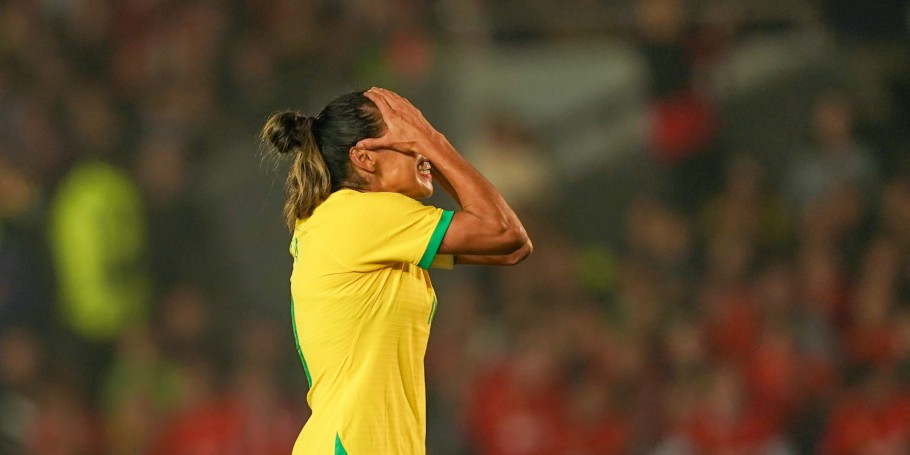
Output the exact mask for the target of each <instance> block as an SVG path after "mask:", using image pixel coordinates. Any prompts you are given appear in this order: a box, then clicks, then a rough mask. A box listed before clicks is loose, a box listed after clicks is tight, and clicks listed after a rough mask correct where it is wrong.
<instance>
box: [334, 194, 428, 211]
mask: <svg viewBox="0 0 910 455" xmlns="http://www.w3.org/2000/svg"><path fill="white" fill-rule="evenodd" d="M329 200H330V201H331V202H332V203H331V207H332V208H333V209H341V210H344V209H351V208H355V209H356V210H358V211H367V212H370V211H385V210H395V209H402V208H417V207H423V204H422V203H421V202H420V201H418V200H416V199H413V198H411V197H408V196H405V195H403V194H401V193H393V192H388V191H354V190H348V189H342V190H339V191H336V192H335V193H332V196H330V197H329ZM326 202H329V201H326Z"/></svg>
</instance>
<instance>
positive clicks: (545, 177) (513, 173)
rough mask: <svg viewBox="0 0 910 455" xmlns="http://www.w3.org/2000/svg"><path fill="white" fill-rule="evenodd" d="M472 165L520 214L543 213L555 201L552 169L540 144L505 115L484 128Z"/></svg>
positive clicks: (526, 129)
mask: <svg viewBox="0 0 910 455" xmlns="http://www.w3.org/2000/svg"><path fill="white" fill-rule="evenodd" d="M484 128H485V129H484V131H483V133H482V136H481V138H480V140H479V143H478V144H475V145H474V146H473V147H470V149H471V151H472V162H473V163H474V164H475V166H476V167H477V169H478V170H479V171H480V172H481V173H482V174H483V175H484V176H485V177H486V178H488V179H489V180H490V182H492V183H493V184H494V185H495V186H496V188H498V189H499V191H500V192H501V193H502V195H503V197H505V198H506V199H507V200H508V201H509V203H510V204H513V206H515V207H516V210H519V211H523V210H524V211H528V210H533V211H540V210H541V208H542V207H545V206H546V205H547V203H548V202H549V201H553V200H554V199H555V196H556V195H554V194H553V191H554V190H555V188H554V186H553V181H552V178H553V176H552V174H551V170H552V169H553V166H552V165H549V164H548V163H547V159H546V157H545V156H544V154H543V151H542V150H541V144H540V140H539V139H538V138H536V137H535V136H534V134H533V133H532V132H531V131H529V129H528V127H527V126H525V125H523V124H522V123H521V121H520V120H519V119H518V118H515V117H512V116H509V115H507V114H501V115H496V116H492V117H491V118H490V119H489V120H488V121H487V122H486V123H485V125H484Z"/></svg>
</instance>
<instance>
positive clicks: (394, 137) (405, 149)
mask: <svg viewBox="0 0 910 455" xmlns="http://www.w3.org/2000/svg"><path fill="white" fill-rule="evenodd" d="M364 95H365V96H366V97H367V98H369V99H370V100H372V101H373V103H374V104H376V107H378V108H379V112H380V113H381V114H382V119H383V121H384V122H385V124H386V133H385V134H383V135H382V136H381V137H378V138H367V139H364V140H362V141H360V142H358V143H357V147H360V148H364V149H367V150H378V149H392V150H395V151H398V152H402V153H420V154H422V155H425V156H427V157H430V153H432V152H431V151H430V150H429V149H430V147H426V146H425V145H426V144H427V143H428V142H429V141H431V140H433V139H434V138H435V136H436V135H438V134H439V132H438V131H436V129H435V128H433V126H432V125H430V122H428V121H427V119H426V118H425V117H424V116H423V114H422V113H421V112H420V110H419V109H417V108H416V107H414V105H413V104H411V102H410V101H408V100H406V99H404V98H403V97H402V96H401V95H398V94H397V93H395V92H392V91H389V90H386V89H382V88H378V87H373V88H371V89H370V90H367V91H366V92H364ZM427 152H430V153H427ZM430 158H432V157H430Z"/></svg>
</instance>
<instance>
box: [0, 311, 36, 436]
mask: <svg viewBox="0 0 910 455" xmlns="http://www.w3.org/2000/svg"><path fill="white" fill-rule="evenodd" d="M44 357H45V352H44V350H43V348H42V346H41V343H40V342H39V341H38V339H37V337H36V336H35V334H34V333H33V332H32V331H31V330H29V329H27V328H25V327H7V328H0V449H2V451H3V453H9V454H20V453H27V452H26V451H27V450H29V449H30V448H29V444H30V443H32V442H34V441H32V435H31V434H30V433H29V432H30V431H31V429H32V428H33V426H34V422H35V420H36V409H37V408H38V407H39V403H38V402H37V399H36V395H37V394H38V390H37V387H36V384H37V383H38V381H40V380H41V379H42V373H43V371H42V367H43V365H44V362H45V359H44Z"/></svg>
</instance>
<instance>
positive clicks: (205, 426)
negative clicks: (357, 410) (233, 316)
mask: <svg viewBox="0 0 910 455" xmlns="http://www.w3.org/2000/svg"><path fill="white" fill-rule="evenodd" d="M276 329H277V327H275V324H274V323H272V322H270V321H265V320H259V321H254V322H252V323H251V324H250V325H247V326H244V327H243V328H242V329H241V332H240V334H239V336H238V337H237V340H236V341H235V346H236V350H235V351H234V354H235V358H236V359H237V360H236V362H237V364H236V365H235V366H234V368H233V372H232V374H231V377H230V381H229V387H228V389H227V391H226V392H224V393H222V392H220V391H219V390H218V388H217V384H216V381H215V380H214V373H215V372H214V371H213V368H212V365H211V363H210V362H209V361H208V360H205V359H195V360H191V361H190V362H188V363H186V364H185V368H184V369H185V370H186V371H187V373H188V375H187V377H188V381H187V386H188V388H186V389H185V391H184V394H183V397H184V398H183V400H182V403H181V404H180V405H179V407H178V408H177V409H176V412H175V413H174V414H172V415H171V417H169V418H168V419H167V420H168V423H167V424H165V425H164V427H163V429H162V431H161V432H160V436H158V437H156V438H155V439H156V441H155V442H154V443H153V448H152V450H151V451H150V452H149V453H150V454H151V455H159V454H160V455H182V454H185V455H195V454H206V453H219V454H237V455H240V454H250V455H279V454H286V453H287V452H288V450H289V447H292V446H293V445H294V440H295V439H296V438H297V434H298V432H299V431H300V427H301V426H302V424H303V423H304V421H305V419H303V418H301V417H303V416H301V415H299V414H298V413H297V412H296V411H295V409H296V407H295V406H293V403H294V402H293V400H288V399H287V398H286V397H285V396H284V394H285V393H284V391H283V390H281V389H280V388H278V387H276V379H277V377H276V374H277V372H278V366H279V362H278V361H279V359H281V358H282V356H281V355H280V353H281V351H280V350H281V347H282V346H283V343H280V340H281V339H282V338H283V337H281V335H280V334H281V332H280V331H279V330H276Z"/></svg>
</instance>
